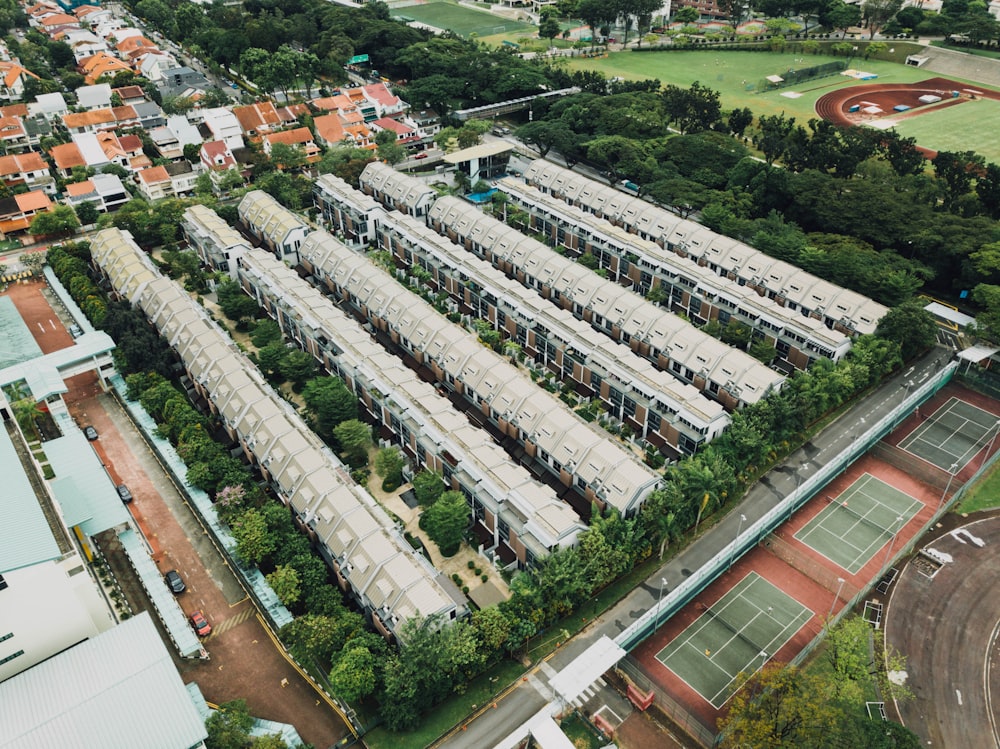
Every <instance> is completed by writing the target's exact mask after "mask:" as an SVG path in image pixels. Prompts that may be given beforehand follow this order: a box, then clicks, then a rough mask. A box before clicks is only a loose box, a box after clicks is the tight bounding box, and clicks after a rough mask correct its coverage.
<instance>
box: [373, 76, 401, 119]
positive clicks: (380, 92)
mask: <svg viewBox="0 0 1000 749" xmlns="http://www.w3.org/2000/svg"><path fill="white" fill-rule="evenodd" d="M361 91H362V93H363V94H364V97H365V99H367V100H368V101H369V102H371V103H372V104H374V105H375V111H376V113H377V115H378V117H379V118H381V117H399V116H401V115H402V114H403V113H404V112H406V110H407V109H409V108H410V105H409V104H407V103H406V102H405V101H403V100H402V99H400V98H399V97H398V96H396V95H395V94H394V93H392V91H391V90H390V89H389V87H388V86H387V85H385V84H384V83H371V84H369V85H367V86H362V87H361Z"/></svg>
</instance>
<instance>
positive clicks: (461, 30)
mask: <svg viewBox="0 0 1000 749" xmlns="http://www.w3.org/2000/svg"><path fill="white" fill-rule="evenodd" d="M392 14H393V16H395V17H397V18H405V19H409V20H414V21H419V22H420V23H426V24H427V25H429V26H433V27H434V28H437V29H443V30H449V29H450V30H451V31H453V32H455V33H456V34H458V35H459V36H464V37H467V36H469V34H476V35H477V36H480V37H485V36H490V35H494V34H506V35H507V36H508V38H510V39H513V38H514V36H515V35H517V34H521V33H524V32H526V31H532V32H533V31H537V28H536V27H535V26H532V25H531V24H528V23H522V22H520V21H511V20H509V19H506V18H502V17H500V16H495V15H493V14H492V13H486V12H484V11H481V10H473V9H472V8H466V7H463V6H460V5H456V4H455V3H451V2H446V1H444V2H430V3H426V4H425V5H407V6H397V7H395V8H394V9H393V11H392Z"/></svg>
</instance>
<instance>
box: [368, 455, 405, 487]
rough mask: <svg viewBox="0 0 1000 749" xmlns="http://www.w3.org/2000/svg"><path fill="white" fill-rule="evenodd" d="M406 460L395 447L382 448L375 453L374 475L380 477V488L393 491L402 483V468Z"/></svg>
mask: <svg viewBox="0 0 1000 749" xmlns="http://www.w3.org/2000/svg"><path fill="white" fill-rule="evenodd" d="M405 465H406V460H405V459H404V458H403V454H402V453H401V452H400V451H399V450H398V449H397V448H395V447H384V448H382V449H381V450H379V451H378V452H377V453H375V473H377V474H378V475H379V476H381V477H382V488H383V489H384V490H385V491H387V492H391V491H395V490H396V489H397V488H398V487H399V485H400V484H402V483H403V467H404V466H405Z"/></svg>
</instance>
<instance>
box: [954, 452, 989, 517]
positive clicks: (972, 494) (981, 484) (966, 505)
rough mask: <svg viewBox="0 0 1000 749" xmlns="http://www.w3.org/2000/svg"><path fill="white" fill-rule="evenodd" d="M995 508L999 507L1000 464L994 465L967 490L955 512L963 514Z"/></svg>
mask: <svg viewBox="0 0 1000 749" xmlns="http://www.w3.org/2000/svg"><path fill="white" fill-rule="evenodd" d="M997 507H1000V462H997V463H994V464H993V466H992V467H990V469H989V470H988V471H987V472H986V474H985V475H984V476H982V477H981V478H980V479H979V480H978V481H977V482H976V483H975V484H973V485H972V486H971V487H970V488H969V490H968V491H967V492H966V493H965V496H963V497H962V500H961V501H960V502H959V504H958V506H957V507H956V508H955V511H956V512H959V513H962V514H965V513H968V512H978V511H979V510H992V509H995V508H997Z"/></svg>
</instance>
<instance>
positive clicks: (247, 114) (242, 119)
mask: <svg viewBox="0 0 1000 749" xmlns="http://www.w3.org/2000/svg"><path fill="white" fill-rule="evenodd" d="M233 114H235V115H236V119H237V120H239V123H240V127H241V128H242V129H243V132H245V133H248V132H250V131H252V130H259V129H260V128H261V127H262V126H263V125H278V124H280V123H281V118H280V117H279V116H278V112H277V110H275V108H274V104H272V103H271V102H269V101H261V102H257V103H255V104H248V105H247V106H245V107H233Z"/></svg>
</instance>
